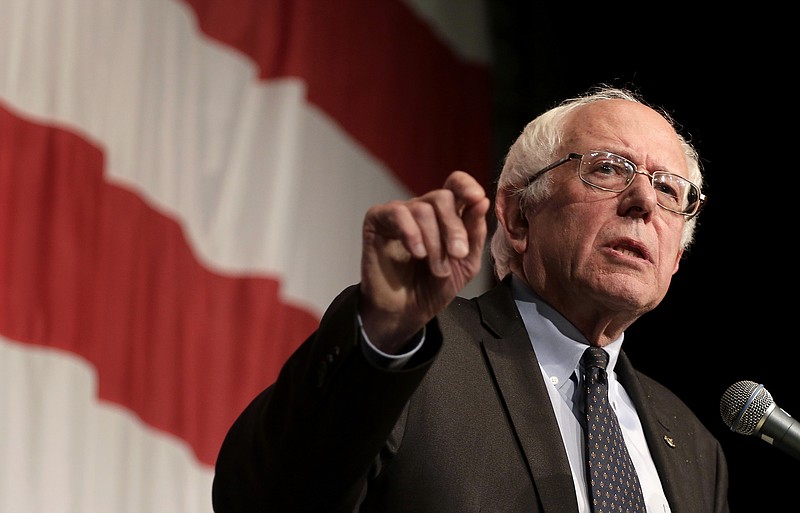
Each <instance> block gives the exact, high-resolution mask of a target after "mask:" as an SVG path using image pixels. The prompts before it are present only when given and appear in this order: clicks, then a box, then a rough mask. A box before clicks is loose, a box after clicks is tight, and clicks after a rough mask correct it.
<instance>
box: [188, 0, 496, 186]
mask: <svg viewBox="0 0 800 513" xmlns="http://www.w3.org/2000/svg"><path fill="white" fill-rule="evenodd" d="M184 1H185V2H186V3H187V4H189V5H191V6H192V8H193V9H195V11H196V12H197V16H198V22H199V25H200V27H201V29H202V30H203V31H204V32H205V33H206V34H208V35H209V36H210V37H212V38H214V39H217V40H219V41H221V42H223V43H226V44H228V45H230V46H232V47H234V48H236V49H238V50H239V51H241V52H242V53H244V54H246V55H248V56H249V57H250V58H251V59H252V60H253V61H254V62H255V63H256V65H257V66H258V67H259V69H260V74H261V77H262V78H265V79H268V78H276V77H300V78H302V79H303V80H304V81H305V82H306V84H307V86H308V98H309V101H310V102H312V103H314V104H315V105H317V106H319V107H320V108H321V109H322V110H323V111H325V112H327V113H328V114H329V115H330V116H331V117H332V118H333V119H335V120H336V121H337V122H338V123H340V124H341V126H342V127H344V129H345V130H346V131H348V132H349V133H350V134H351V135H352V136H353V137H354V138H355V139H356V140H358V141H359V142H360V143H361V144H363V145H364V146H365V147H366V148H367V149H368V150H369V151H370V152H371V153H373V154H374V155H375V156H377V158H379V159H380V160H381V161H383V162H384V163H385V164H386V165H387V166H388V167H389V168H390V169H391V170H392V172H393V173H394V174H395V175H397V177H398V179H399V180H400V181H401V182H403V183H404V184H405V185H406V186H407V187H408V188H409V189H410V190H411V191H413V192H415V193H420V192H424V191H427V190H430V189H433V188H437V187H439V186H441V184H442V183H443V181H444V178H445V177H446V176H447V174H449V173H450V171H452V170H454V169H462V170H464V171H467V172H470V173H472V174H473V175H474V176H475V177H476V178H478V179H479V180H480V181H481V183H483V184H488V183H489V180H490V177H491V176H492V175H493V172H492V166H493V163H492V162H491V146H490V144H491V141H490V128H491V127H490V122H491V120H490V105H491V101H490V100H491V98H490V88H489V74H488V70H487V68H486V67H485V66H480V65H474V64H468V63H465V62H462V61H460V60H459V59H457V58H456V57H455V55H454V53H453V52H452V50H451V49H450V48H449V47H448V46H447V45H446V44H444V43H443V42H442V41H441V40H440V39H438V38H437V37H435V36H434V35H433V32H432V30H431V28H430V27H429V26H427V25H426V24H425V23H424V22H423V21H422V20H420V18H419V17H417V16H416V15H415V14H414V13H413V12H411V11H410V10H409V9H408V7H407V6H406V5H405V4H404V3H403V2H401V1H399V0H380V1H375V0H336V1H333V2H331V1H318V0H184Z"/></svg>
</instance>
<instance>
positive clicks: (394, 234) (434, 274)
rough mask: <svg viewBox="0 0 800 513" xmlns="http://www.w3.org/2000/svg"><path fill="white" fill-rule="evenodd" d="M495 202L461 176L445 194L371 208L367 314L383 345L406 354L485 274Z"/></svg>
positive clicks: (364, 285) (370, 330) (366, 230)
mask: <svg viewBox="0 0 800 513" xmlns="http://www.w3.org/2000/svg"><path fill="white" fill-rule="evenodd" d="M489 203H490V202H489V198H488V197H487V196H486V192H485V190H484V189H483V187H482V186H481V185H480V184H479V183H478V182H477V181H476V180H475V178H473V177H472V176H471V175H469V174H467V173H465V172H463V171H454V172H453V173H451V174H450V176H448V178H447V180H446V181H445V183H444V186H443V187H442V188H441V189H437V190H434V191H431V192H428V193H426V194H424V195H422V196H419V197H416V198H412V199H410V200H406V201H391V202H389V203H384V204H382V205H375V206H373V207H372V208H370V209H369V210H368V211H367V214H366V216H365V218H364V225H363V248H362V254H361V293H362V303H361V306H360V314H361V318H362V321H363V326H364V330H365V332H366V333H367V336H369V338H370V341H371V342H372V343H373V344H375V346H376V347H378V348H379V349H381V350H382V351H385V352H387V353H395V352H399V351H402V350H403V346H404V344H405V343H406V342H407V341H408V340H409V339H411V338H412V337H413V336H414V334H415V333H417V332H419V330H421V329H422V327H423V326H424V325H425V323H427V322H428V321H429V320H431V319H432V318H433V317H434V316H435V315H436V314H437V313H439V312H440V311H441V310H442V309H443V308H444V307H445V306H447V304H448V303H449V302H450V301H452V300H453V298H454V297H455V296H456V294H458V292H459V291H460V290H461V289H462V288H463V287H464V286H465V285H466V284H467V283H468V282H469V281H470V280H471V279H472V278H474V277H475V276H476V275H477V274H478V272H479V271H480V268H481V257H482V254H483V247H484V244H485V242H486V233H487V227H486V213H487V211H488V210H489Z"/></svg>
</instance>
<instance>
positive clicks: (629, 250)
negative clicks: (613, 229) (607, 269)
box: [611, 244, 648, 260]
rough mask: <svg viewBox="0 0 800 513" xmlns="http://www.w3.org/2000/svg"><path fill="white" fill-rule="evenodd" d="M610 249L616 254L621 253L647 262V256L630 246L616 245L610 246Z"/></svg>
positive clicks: (639, 249) (640, 250)
mask: <svg viewBox="0 0 800 513" xmlns="http://www.w3.org/2000/svg"><path fill="white" fill-rule="evenodd" d="M611 247H612V249H613V250H614V251H616V252H618V253H622V254H623V255H626V256H629V257H633V258H640V259H642V260H647V259H648V257H647V254H646V253H645V252H644V251H643V250H642V249H641V248H639V247H637V246H633V245H630V244H617V245H614V246H611Z"/></svg>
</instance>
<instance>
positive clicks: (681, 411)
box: [213, 280, 729, 513]
mask: <svg viewBox="0 0 800 513" xmlns="http://www.w3.org/2000/svg"><path fill="white" fill-rule="evenodd" d="M357 302H358V288H357V287H355V286H354V287H351V288H349V289H347V290H345V291H344V292H343V293H342V294H341V295H340V296H339V297H338V298H337V299H336V300H335V301H334V303H333V304H332V305H331V307H330V308H329V309H328V311H327V312H326V313H325V315H324V316H323V318H322V320H321V322H320V327H319V329H318V330H317V331H316V332H315V333H314V334H313V335H312V336H311V337H310V338H309V339H308V340H307V341H306V342H305V343H304V344H303V345H302V346H301V347H300V348H299V349H298V350H297V352H296V353H295V354H294V355H293V356H292V357H291V358H290V359H289V360H288V361H287V363H286V365H285V366H284V368H283V370H282V372H281V374H280V376H279V378H278V380H277V381H276V383H275V384H274V385H273V386H271V387H270V388H268V389H267V390H265V391H264V392H263V393H262V394H260V395H259V396H258V397H257V398H255V400H254V401H253V402H252V403H251V404H250V405H249V406H248V408H247V409H246V410H245V411H244V412H243V413H242V415H241V416H240V417H239V418H238V419H237V421H236V422H235V424H234V425H233V426H232V428H231V430H230V432H229V433H228V435H227V437H226V439H225V441H224V443H223V445H222V448H221V450H220V454H219V457H218V460H217V466H216V475H215V478H214V488H213V502H214V509H215V511H216V512H217V513H230V512H244V511H248V512H249V511H264V512H266V511H270V512H292V511H318V512H328V511H330V512H334V511H336V512H338V511H360V512H380V513H391V512H441V513H451V512H452V513H462V512H473V511H474V512H478V511H480V512H503V513H516V512H519V513H537V512H547V513H555V512H563V513H574V512H576V511H577V503H576V499H575V491H574V486H573V481H572V477H571V474H570V468H569V464H568V461H567V455H566V452H565V450H564V447H563V443H562V441H561V437H560V433H559V430H558V425H557V423H556V418H555V414H554V413H553V410H552V406H551V404H550V400H549V398H548V394H547V389H546V388H545V386H546V385H545V383H544V380H543V379H542V375H541V372H540V371H539V367H538V363H537V359H536V355H535V354H534V352H533V350H532V348H531V344H530V341H529V338H528V334H527V331H526V330H525V326H524V325H523V322H522V319H521V317H520V315H519V312H518V311H517V308H516V305H515V303H514V300H513V298H512V296H511V291H510V287H509V286H508V280H506V281H505V282H503V283H502V284H500V285H498V286H497V287H495V288H494V289H492V290H490V291H489V292H487V293H485V294H483V295H482V296H480V297H479V298H476V299H472V300H465V299H461V298H457V299H456V300H455V301H454V302H453V303H452V304H451V305H450V306H449V307H448V308H447V309H446V310H445V311H444V312H443V313H442V314H441V315H439V316H438V317H437V318H436V319H435V320H434V321H432V322H431V323H430V324H429V325H428V327H427V338H426V341H425V344H424V345H423V350H422V351H421V352H420V353H418V354H417V355H415V356H414V359H413V361H412V362H411V365H409V366H407V367H406V368H405V369H403V370H400V371H390V370H386V369H381V368H378V367H376V366H374V365H372V364H370V363H369V361H368V360H367V359H366V358H365V356H364V354H363V351H362V349H361V346H360V343H361V342H360V338H359V337H360V332H359V327H358V325H357V321H356V314H355V312H356V307H357ZM616 371H617V374H618V376H619V380H620V382H621V383H622V384H623V386H624V387H625V389H626V390H627V392H628V394H629V395H630V397H631V399H632V400H633V402H634V404H635V405H636V409H637V410H638V412H639V416H640V418H641V421H642V426H643V427H644V430H645V436H646V438H647V442H648V445H649V446H650V451H651V453H652V455H653V459H654V460H655V464H656V467H657V468H658V472H659V475H660V476H661V481H662V483H663V486H664V491H665V492H666V496H667V499H668V501H669V503H670V506H671V508H672V511H673V513H712V512H714V513H724V512H727V511H728V510H729V507H728V500H727V488H728V473H727V466H726V461H725V457H724V455H723V452H722V449H721V447H720V444H719V443H718V441H717V440H716V439H715V438H714V437H713V436H712V435H711V433H710V432H709V431H708V430H707V429H706V428H705V427H704V426H703V425H702V424H701V423H700V421H699V420H698V419H697V417H696V416H695V415H694V414H693V413H692V412H691V411H690V410H689V409H688V408H687V406H686V405H685V404H684V403H683V402H682V401H681V400H680V399H679V398H678V397H676V396H675V395H674V394H672V393H671V392H670V391H668V390H667V389H666V388H664V387H663V386H661V385H659V384H658V383H656V382H655V381H653V380H652V379H650V378H648V377H647V376H645V375H643V374H641V373H639V372H638V371H636V370H634V368H633V367H632V365H631V363H630V361H629V360H628V358H627V357H626V356H625V354H624V353H622V354H621V355H620V357H619V361H618V363H617V366H616ZM358 504H360V509H359V506H357V505H358ZM659 513H660V512H659Z"/></svg>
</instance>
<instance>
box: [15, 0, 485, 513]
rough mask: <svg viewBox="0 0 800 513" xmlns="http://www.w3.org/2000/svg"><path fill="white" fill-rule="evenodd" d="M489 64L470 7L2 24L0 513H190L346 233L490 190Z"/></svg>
mask: <svg viewBox="0 0 800 513" xmlns="http://www.w3.org/2000/svg"><path fill="white" fill-rule="evenodd" d="M487 41H488V35H487V26H486V14H485V12H484V9H483V6H482V2H481V0H460V1H459V2H450V1H448V0H405V1H402V0H135V1H131V0H0V512H3V513H39V512H43V513H44V512H46V513H100V512H103V513H108V512H114V513H124V512H131V513H133V512H142V513H145V512H146V513H154V512H169V513H176V512H187V513H188V512H191V513H198V512H210V511H211V481H212V478H213V464H214V461H215V458H216V453H217V450H218V449H219V446H220V444H221V442H222V439H223V437H224V435H225V432H226V430H227V429H228V427H229V425H230V424H231V423H232V422H233V420H234V418H235V417H236V415H237V414H238V413H239V412H240V411H241V409H242V408H244V406H245V405H246V404H247V402H248V401H249V400H250V399H251V398H252V397H253V396H255V394H257V393H258V392H259V391H260V390H261V389H263V388H264V387H266V386H267V385H269V384H270V383H271V382H272V381H273V380H274V379H275V377H276V376H277V372H278V370H279V368H280V366H281V364H282V363H283V362H284V360H285V359H286V358H287V357H288V355H289V354H290V353H291V352H292V351H293V350H294V349H295V348H296V347H297V346H298V345H299V344H300V343H301V342H302V340H303V339H304V338H305V337H306V336H307V335H309V334H310V333H311V332H312V331H313V329H314V328H315V327H316V323H317V321H318V318H319V316H320V315H321V313H322V311H323V310H324V308H325V306H326V305H327V304H328V302H329V301H330V300H331V299H333V297H334V296H335V295H336V294H337V293H338V292H339V290H340V289H342V288H344V287H345V286H347V285H349V284H351V283H355V282H356V281H357V280H358V269H359V258H360V249H361V246H360V244H361V242H360V241H361V220H362V218H363V215H364V212H365V211H366V210H367V208H368V207H369V206H370V205H372V204H374V203H377V202H383V201H387V200H389V199H394V198H402V197H408V196H410V195H414V194H417V193H420V192H424V191H425V190H428V189H430V188H434V187H437V186H439V185H441V183H442V182H443V180H444V178H445V176H446V175H447V174H448V173H449V172H450V171H452V170H454V169H463V170H466V171H469V172H471V173H473V174H474V175H475V176H476V177H478V178H479V179H480V180H481V181H482V182H483V183H484V184H486V186H487V190H488V188H489V187H490V180H491V177H490V175H491V174H492V170H491V167H492V165H491V155H490V153H491V149H490V146H491V145H490V130H491V126H490V125H491V112H490V81H489V62H488V60H489V59H488V42H487ZM488 280H489V278H488V271H487V272H486V273H485V276H484V277H482V278H481V279H479V280H478V281H477V282H476V283H474V284H473V285H471V288H470V289H469V290H466V291H465V295H467V296H470V295H474V293H477V292H480V291H481V289H482V288H484V287H485V284H486V283H487V282H488Z"/></svg>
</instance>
